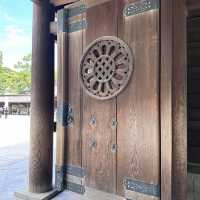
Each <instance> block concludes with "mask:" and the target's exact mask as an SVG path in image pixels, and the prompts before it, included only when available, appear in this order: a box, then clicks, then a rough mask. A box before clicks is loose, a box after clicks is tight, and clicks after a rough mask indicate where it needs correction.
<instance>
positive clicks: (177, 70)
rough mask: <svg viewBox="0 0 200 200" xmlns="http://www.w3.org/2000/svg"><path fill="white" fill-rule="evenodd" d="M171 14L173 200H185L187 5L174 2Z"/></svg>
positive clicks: (182, 2) (180, 0)
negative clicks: (172, 33)
mask: <svg viewBox="0 0 200 200" xmlns="http://www.w3.org/2000/svg"><path fill="white" fill-rule="evenodd" d="M173 12H174V13H173V15H174V19H173V30H174V36H173V43H174V44H173V45H174V46H173V71H172V73H173V80H172V81H173V85H172V87H173V91H172V95H173V96H172V102H173V110H172V117H173V128H172V132H173V142H172V144H173V198H174V199H176V200H184V199H186V198H187V56H186V39H187V38H186V34H187V32H186V31H187V30H186V17H187V12H186V2H185V1H184V0H177V1H173ZM180 33H181V34H180Z"/></svg>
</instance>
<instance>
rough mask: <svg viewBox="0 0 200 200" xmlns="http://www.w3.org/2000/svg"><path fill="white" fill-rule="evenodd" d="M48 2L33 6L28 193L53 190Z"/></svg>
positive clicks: (51, 41)
mask: <svg viewBox="0 0 200 200" xmlns="http://www.w3.org/2000/svg"><path fill="white" fill-rule="evenodd" d="M51 18H52V11H51V6H50V3H49V0H43V1H40V2H38V3H37V2H35V3H34V5H33V49H32V94H31V137H30V162H29V164H30V165H29V192H32V193H44V192H48V191H50V190H52V165H53V164H52V161H53V116H54V67H53V66H54V64H53V63H54V42H53V37H52V36H51V35H50V25H49V24H50V20H51Z"/></svg>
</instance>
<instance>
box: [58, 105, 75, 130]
mask: <svg viewBox="0 0 200 200" xmlns="http://www.w3.org/2000/svg"><path fill="white" fill-rule="evenodd" d="M57 119H58V121H59V122H61V123H62V124H63V126H69V127H70V126H72V124H73V121H74V116H73V108H72V106H71V105H70V104H63V105H60V106H58V110H57Z"/></svg>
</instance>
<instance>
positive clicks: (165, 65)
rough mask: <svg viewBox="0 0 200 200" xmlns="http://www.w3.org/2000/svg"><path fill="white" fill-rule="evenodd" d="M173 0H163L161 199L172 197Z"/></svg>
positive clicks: (166, 199)
mask: <svg viewBox="0 0 200 200" xmlns="http://www.w3.org/2000/svg"><path fill="white" fill-rule="evenodd" d="M172 2H173V0H161V7H160V9H161V10H160V12H161V38H160V41H161V49H160V50H161V55H160V56H161V70H160V77H161V78H160V113H161V115H160V117H161V127H160V128H161V199H162V200H171V199H172V65H173V51H172V48H173V38H172V37H173V35H172V34H173V16H172V11H173V9H172V8H173V7H172V6H173V5H172Z"/></svg>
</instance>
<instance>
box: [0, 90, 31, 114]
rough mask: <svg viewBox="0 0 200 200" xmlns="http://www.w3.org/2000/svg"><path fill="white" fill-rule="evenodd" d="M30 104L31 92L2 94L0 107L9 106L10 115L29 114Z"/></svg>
mask: <svg viewBox="0 0 200 200" xmlns="http://www.w3.org/2000/svg"><path fill="white" fill-rule="evenodd" d="M30 104H31V96H30V94H22V95H0V107H1V108H2V107H3V108H4V109H6V108H7V109H8V114H10V115H29V114H30Z"/></svg>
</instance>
